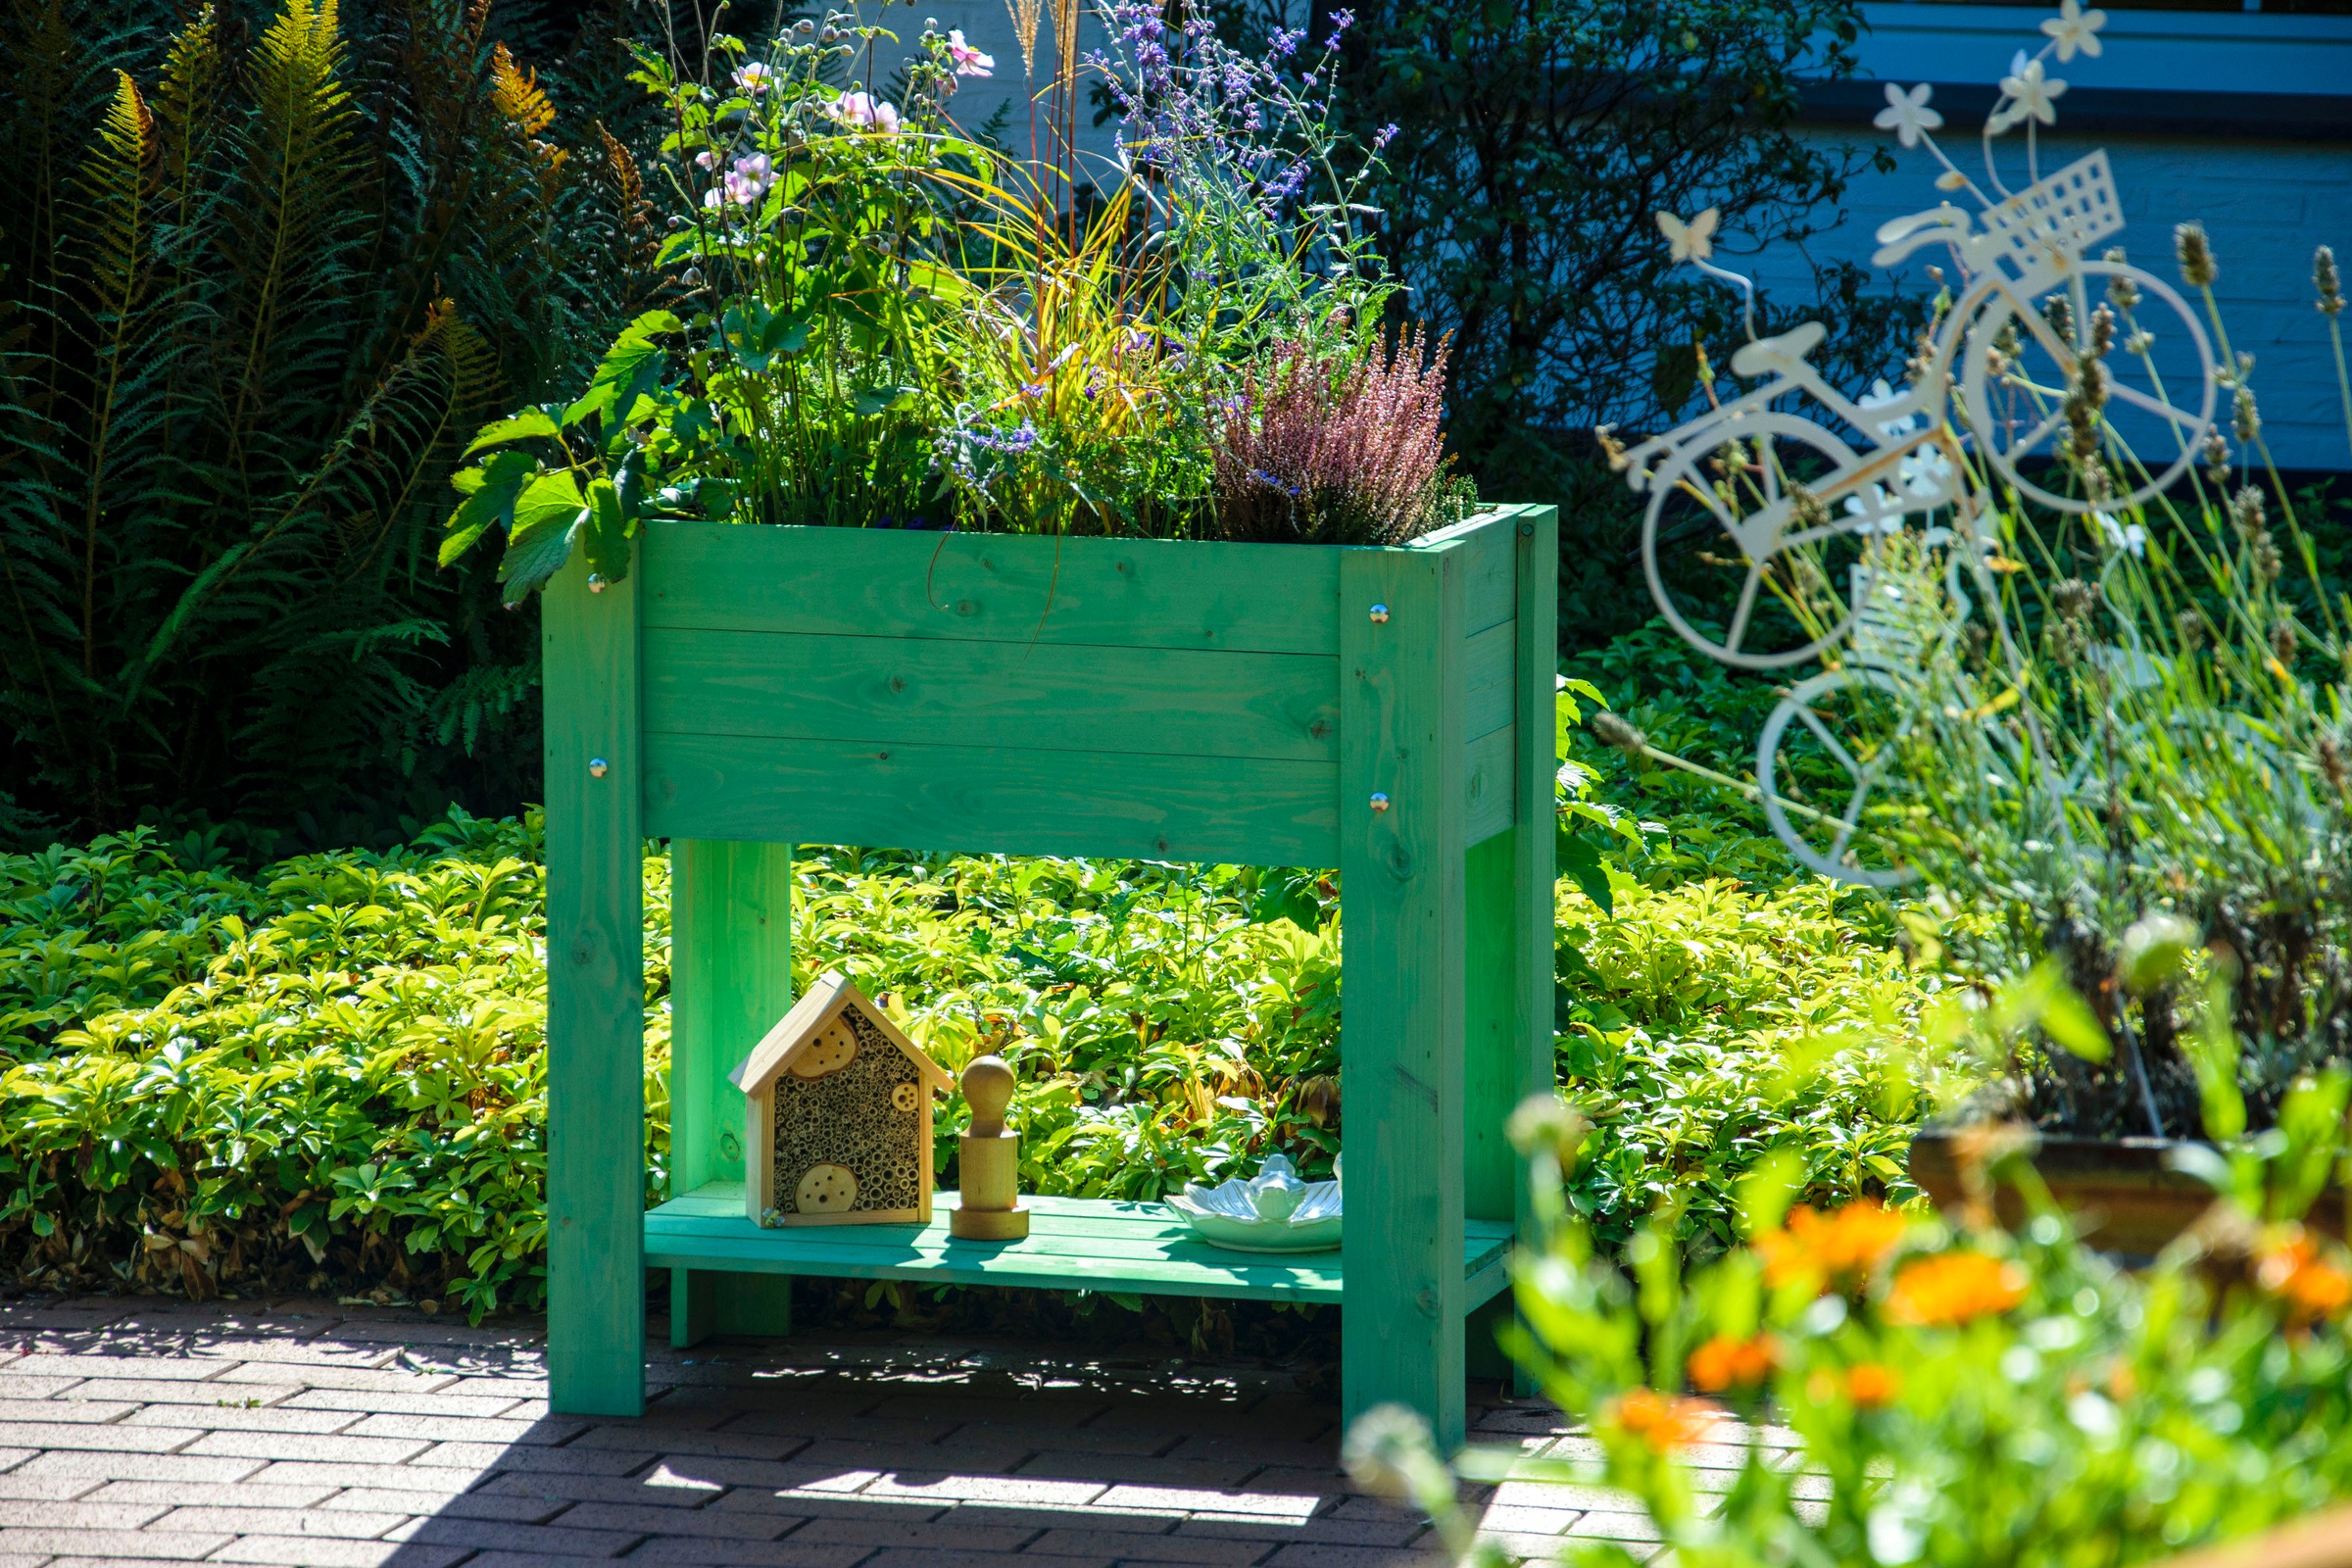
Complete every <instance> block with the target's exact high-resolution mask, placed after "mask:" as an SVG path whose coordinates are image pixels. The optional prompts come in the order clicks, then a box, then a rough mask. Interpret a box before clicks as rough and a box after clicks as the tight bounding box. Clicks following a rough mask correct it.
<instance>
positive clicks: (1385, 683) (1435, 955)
mask: <svg viewBox="0 0 2352 1568" xmlns="http://www.w3.org/2000/svg"><path fill="white" fill-rule="evenodd" d="M1461 596H1462V586H1461V574H1460V571H1459V569H1458V567H1457V566H1456V565H1455V564H1454V563H1453V561H1452V560H1451V559H1450V557H1449V556H1448V555H1447V554H1444V553H1437V552H1433V553H1431V554H1428V555H1417V554H1415V553H1413V552H1410V551H1363V552H1353V551H1351V552H1348V554H1347V555H1346V556H1345V557H1344V558H1343V560H1342V564H1341V568H1340V626H1341V642H1340V673H1341V695H1340V713H1341V717H1340V878H1341V883H1340V886H1341V898H1342V900H1343V907H1344V908H1345V911H1346V915H1345V918H1346V932H1347V936H1346V940H1345V944H1344V946H1343V948H1342V960H1341V961H1342V982H1341V986H1342V989H1341V996H1342V1005H1343V1008H1344V1013H1343V1022H1342V1025H1341V1028H1342V1041H1341V1054H1342V1057H1343V1060H1344V1061H1345V1063H1346V1066H1345V1073H1346V1096H1345V1102H1344V1103H1345V1107H1346V1108H1345V1112H1344V1114H1345V1117H1346V1122H1345V1126H1346V1138H1347V1145H1348V1203H1347V1219H1346V1221H1345V1225H1344V1230H1343V1243H1342V1259H1343V1267H1344V1269H1345V1275H1346V1286H1345V1296H1344V1304H1345V1308H1346V1310H1345V1312H1344V1315H1343V1318H1342V1329H1341V1336H1342V1345H1341V1353H1342V1367H1341V1405H1342V1413H1343V1415H1344V1416H1345V1418H1347V1419H1348V1420H1350V1421H1352V1420H1353V1419H1354V1418H1355V1417H1356V1416H1358V1415H1360V1414H1362V1413H1363V1412H1364V1411H1365V1410H1367V1409H1369V1408H1370V1407H1372V1406H1373V1405H1376V1404H1381V1403H1386V1402H1390V1401H1395V1402H1398V1403H1402V1404H1406V1405H1409V1406H1411V1407H1412V1408H1414V1409H1416V1410H1418V1411H1420V1412H1421V1414H1422V1415H1423V1416H1424V1417H1426V1418H1427V1419H1428V1420H1429V1422H1430V1424H1431V1426H1432V1428H1433V1429H1434V1431H1435V1433H1436V1435H1437V1439H1438V1442H1439V1443H1440V1444H1441V1445H1442V1446H1446V1447H1448V1448H1450V1447H1452V1446H1457V1445H1459V1444H1460V1442H1461V1441H1462V1435H1463V1418H1464V1411H1463V1370H1462V1349H1463V1340H1462V1329H1463V1321H1462V1320H1463V1316H1464V1310H1463V1309H1464V1300H1465V1291H1464V1279H1463V1255H1462V1254H1463V1227H1462V1220H1463V1192H1462V1057H1463V1040H1462V1030H1463V1005H1464V994H1463V974H1462V971H1463V955H1464V941H1465V935H1466V933H1465V929H1464V925H1465V922H1464V913H1463V869H1464V867H1463V857H1464V851H1465V844H1464V836H1465V831H1466V829H1465V822H1466V816H1467V812H1466V808H1465V803H1464V801H1463V799H1462V791H1463V761H1462V756H1463V747H1464V740H1463V736H1462V719H1461V705H1460V704H1459V703H1458V702H1453V701H1449V700H1448V698H1449V697H1450V696H1451V695H1452V694H1454V693H1457V692H1458V691H1459V690H1460V686H1461V670H1462V665H1463V656H1462V639H1461V637H1460V635H1459V632H1460V626H1461ZM1375 604H1382V605H1386V606H1388V607H1389V612H1390V613H1389V616H1388V618H1387V619H1386V621H1385V622H1375V621H1373V620H1372V619H1371V618H1370V616H1369V614H1368V610H1369V607H1371V606H1372V605H1375ZM1404 627H1410V628H1413V636H1412V637H1411V639H1410V640H1409V641H1408V640H1407V639H1406V638H1405V637H1403V636H1400V635H1397V631H1396V630H1394V629H1393V628H1404ZM1433 632H1434V634H1435V635H1434V636H1433V635H1432V633H1433ZM1433 646H1434V648H1435V650H1436V652H1435V655H1434V656H1433V655H1432V654H1431V653H1430V652H1429V650H1430V649H1431V648H1432V647H1433ZM1408 648H1410V649H1413V650H1415V651H1416V652H1414V653H1408V652H1407V651H1406V650H1407V649H1408ZM1375 795H1378V796H1379V797H1381V799H1380V800H1379V801H1375V800H1374V797H1375ZM1382 807H1385V809H1379V808H1382Z"/></svg>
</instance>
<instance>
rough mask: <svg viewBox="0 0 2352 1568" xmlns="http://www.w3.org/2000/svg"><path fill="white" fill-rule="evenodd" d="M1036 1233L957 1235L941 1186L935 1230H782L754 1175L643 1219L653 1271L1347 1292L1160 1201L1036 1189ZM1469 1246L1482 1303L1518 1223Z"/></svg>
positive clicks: (1478, 1227) (1317, 1264)
mask: <svg viewBox="0 0 2352 1568" xmlns="http://www.w3.org/2000/svg"><path fill="white" fill-rule="evenodd" d="M1021 1201H1022V1202H1023V1203H1024V1204H1025V1205H1026V1206H1027V1207H1028V1208H1029V1210H1030V1213H1031V1216H1032V1218H1031V1220H1030V1226H1029V1235H1028V1236H1027V1237H1026V1238H1025V1239H1023V1240H1021V1241H1017V1242H967V1241H961V1240H958V1239H957V1238H955V1237H952V1236H950V1235H949V1234H948V1215H949V1214H950V1213H952V1212H953V1211H954V1210H955V1207H956V1195H955V1194H954V1193H941V1194H940V1195H939V1196H938V1198H937V1200H936V1203H937V1207H936V1210H935V1212H934V1214H933V1216H932V1220H931V1223H930V1224H928V1225H818V1226H806V1227H785V1228H777V1229H770V1228H767V1227H765V1226H760V1225H755V1224H753V1223H752V1222H751V1221H750V1220H749V1219H747V1218H745V1217H744V1212H743V1184H742V1183H741V1182H711V1183H710V1184H709V1185H708V1186H704V1187H698V1188H696V1189H695V1190H694V1191H693V1192H691V1193H688V1194H686V1195H685V1196H684V1197H683V1198H673V1199H671V1200H670V1201H668V1202H666V1203H663V1204H662V1206H661V1207H659V1208H657V1209H654V1210H652V1211H651V1212H650V1213H648V1214H647V1215H646V1216H645V1260H646V1263H647V1264H648V1265H649V1266H651V1267H654V1268H688V1269H705V1270H709V1271H711V1272H712V1273H727V1274H811V1275H817V1276H820V1277H823V1278H828V1279H859V1280H913V1281H916V1282H919V1283H921V1284H925V1285H1020V1286H1029V1287H1033V1288H1036V1289H1039V1290H1054V1291H1073V1290H1087V1291H1121V1292H1126V1293H1129V1294H1132V1295H1138V1296H1206V1297H1216V1298H1220V1299H1240V1300H1252V1301H1330V1302H1335V1303H1336V1302H1338V1301H1339V1300H1340V1299H1341V1277H1342V1276H1341V1268H1340V1254H1339V1253H1338V1252H1336V1251H1333V1252H1307V1253H1292V1254H1289V1255H1287V1256H1286V1255H1277V1254H1250V1253H1242V1252H1229V1251H1226V1250H1222V1249H1220V1248H1215V1247H1211V1246H1210V1245H1208V1244H1207V1243H1206V1242H1203V1241H1201V1240H1200V1239H1199V1238H1197V1237H1195V1236H1194V1235H1193V1233H1192V1230H1191V1228H1190V1227H1189V1226H1187V1225H1186V1224H1185V1223H1184V1222H1183V1221H1181V1220H1179V1219H1177V1218H1176V1217H1175V1216H1174V1215H1173V1214H1170V1213H1169V1212H1168V1211H1167V1209H1166V1208H1164V1207H1162V1206H1161V1205H1160V1204H1158V1203H1133V1202H1121V1201H1115V1200H1110V1199H1099V1198H1024V1199H1022V1200H1021ZM1465 1228H1466V1230H1467V1232H1468V1235H1467V1238H1466V1240H1465V1243H1464V1245H1463V1249H1462V1274H1463V1279H1464V1283H1465V1289H1466V1294H1467V1296H1468V1299H1469V1301H1470V1303H1471V1304H1472V1305H1477V1304H1479V1303H1481V1302H1483V1301H1485V1300H1487V1299H1489V1298H1491V1297H1493V1296H1495V1294H1497V1293H1498V1292H1500V1291H1501V1290H1502V1288H1503V1286H1504V1285H1505V1284H1506V1283H1507V1279H1506V1276H1505V1271H1504V1264H1503V1259H1504V1256H1505V1254H1506V1253H1507V1252H1508V1251H1509V1250H1510V1243H1511V1227H1510V1226H1509V1225H1506V1224H1502V1223H1500V1222H1496V1221H1485V1220H1470V1221H1467V1222H1466V1225H1465Z"/></svg>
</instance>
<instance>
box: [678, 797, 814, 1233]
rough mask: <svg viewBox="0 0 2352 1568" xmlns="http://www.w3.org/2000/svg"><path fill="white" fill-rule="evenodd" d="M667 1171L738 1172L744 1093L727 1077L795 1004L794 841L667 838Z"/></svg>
mask: <svg viewBox="0 0 2352 1568" xmlns="http://www.w3.org/2000/svg"><path fill="white" fill-rule="evenodd" d="M669 864H670V939H669V941H670V956H669V996H670V1048H669V1107H670V1109H669V1114H670V1123H669V1150H670V1154H669V1159H670V1164H669V1180H670V1191H671V1192H672V1193H673V1194H676V1193H683V1192H691V1191H693V1190H694V1189H695V1188H697V1187H700V1186H702V1185H704V1184H705V1183H706V1182H714V1181H722V1180H724V1181H741V1180H743V1154H744V1142H743V1141H744V1136H745V1133H744V1104H745V1101H744V1096H743V1092H742V1091H741V1090H739V1089H737V1088H736V1087H735V1086H734V1085H733V1084H731V1083H729V1082H728V1081H727V1074H729V1073H731V1072H733V1071H734V1070H735V1068H736V1066H737V1064H739V1063H740V1062H741V1061H742V1060H743V1058H744V1057H745V1056H746V1055H748V1054H751V1050H752V1048H753V1047H754V1046H756V1045H758V1044H759V1043H760V1037H761V1036H763V1035H765V1034H766V1033H767V1031H768V1030H769V1029H771V1028H773V1027H774V1026H775V1022H776V1020H777V1019H778V1018H781V1017H783V1016H784V1014H785V1013H787V1012H789V1011H790V1010H791V1009H792V1000H793V998H792V848H791V846H790V845H787V844H760V843H746V842H741V841H729V840H723V839H673V840H671V842H670V849H669Z"/></svg>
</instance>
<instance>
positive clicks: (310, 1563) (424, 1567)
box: [209, 1536, 466, 1568]
mask: <svg viewBox="0 0 2352 1568" xmlns="http://www.w3.org/2000/svg"><path fill="white" fill-rule="evenodd" d="M465 1555H466V1553H465V1551H464V1550H463V1549H462V1548H459V1547H455V1546H421V1547H419V1546H415V1545H411V1544H408V1543H407V1542H401V1541H335V1540H328V1539H324V1538H321V1537H319V1536H240V1537H238V1538H237V1540H236V1541H235V1542H234V1543H233V1544H229V1545H226V1546H223V1547H221V1550H220V1551H219V1552H217V1553H215V1554H214V1555H213V1556H212V1557H211V1558H210V1559H209V1560H210V1561H213V1562H268V1563H288V1564H293V1565H296V1568H379V1565H381V1568H447V1565H448V1564H450V1563H454V1562H457V1561H458V1560H460V1559H461V1558H463V1557H464V1556H465Z"/></svg>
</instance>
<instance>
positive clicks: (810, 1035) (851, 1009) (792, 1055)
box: [728, 970, 954, 1225]
mask: <svg viewBox="0 0 2352 1568" xmlns="http://www.w3.org/2000/svg"><path fill="white" fill-rule="evenodd" d="M728 1081H729V1082H731V1083H733V1084H734V1086H735V1087H736V1088H738V1089H740V1090H742V1091H743V1093H744V1098H745V1105H746V1110H745V1128H744V1140H743V1147H744V1148H745V1149H746V1150H747V1151H749V1158H748V1159H747V1160H746V1161H745V1166H744V1175H745V1181H744V1189H743V1190H744V1200H745V1208H746V1210H747V1212H748V1213H749V1215H750V1217H751V1220H752V1222H753V1223H754V1224H756V1225H858V1224H880V1225H887V1224H912V1225H924V1224H928V1223H930V1220H931V1092H932V1091H933V1090H935V1089H937V1090H946V1089H949V1088H951V1087H952V1086H953V1084H954V1080H953V1079H951V1078H950V1077H949V1076H948V1075H947V1074H946V1073H945V1072H944V1071H942V1070H941V1069H940V1067H939V1064H938V1063H937V1062H934V1061H933V1060H932V1059H931V1058H930V1057H929V1056H926V1055H924V1054H923V1052H922V1048H921V1047H919V1046H917V1045H916V1044H915V1043H914V1042H913V1041H911V1040H909V1039H907V1036H906V1035H905V1033H903V1032H902V1031H901V1030H900V1029H899V1027H898V1026H897V1025H896V1024H894V1023H892V1022H891V1021H890V1015H889V1014H888V1013H886V1012H884V1011H883V1010H882V1009H881V1008H880V1007H877V1006H875V1005H873V1003H871V1002H869V1001H867V1000H866V998H865V996H864V995H863V994H862V993H861V992H859V991H858V988H857V987H856V986H854V985H852V984H850V982H849V979H848V977H847V976H845V975H842V974H840V973H839V972H837V971H832V970H828V971H826V973H825V975H824V976H823V977H822V978H821V979H819V980H818V981H817V982H816V984H815V985H813V986H811V987H809V994H808V995H807V996H805V997H803V998H802V999H801V1000H800V1001H799V1002H798V1003H796V1004H794V1005H793V1008H792V1010H791V1011H790V1012H788V1013H786V1014H785V1015H784V1016H783V1018H782V1019H780V1020H779V1021H778V1022H777V1024H776V1026H775V1027H774V1028H773V1029H770V1030H769V1031H768V1032H767V1037H766V1038H765V1039H763V1040H761V1041H760V1045H759V1047H758V1049H756V1050H754V1051H753V1053H752V1054H751V1055H749V1056H748V1057H746V1058H745V1059H744V1062H743V1065H742V1066H740V1067H738V1068H736V1069H735V1071H734V1073H733V1074H732V1075H731V1077H730V1078H729V1080H728Z"/></svg>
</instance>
